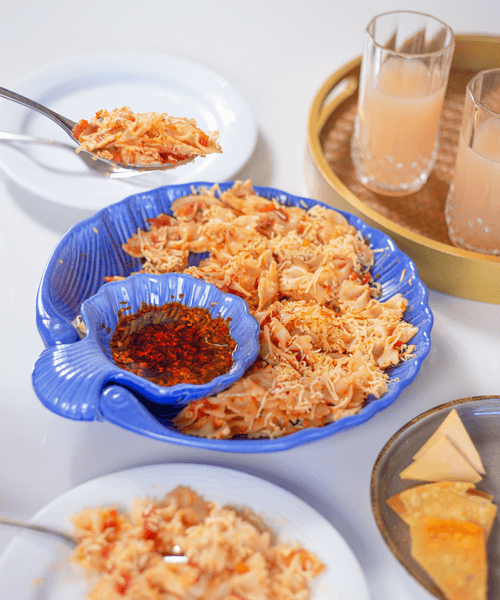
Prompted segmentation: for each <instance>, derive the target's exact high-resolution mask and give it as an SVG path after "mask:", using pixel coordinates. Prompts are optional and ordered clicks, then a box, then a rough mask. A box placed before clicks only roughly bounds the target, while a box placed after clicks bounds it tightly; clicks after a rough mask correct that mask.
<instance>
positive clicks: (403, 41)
mask: <svg viewBox="0 0 500 600" xmlns="http://www.w3.org/2000/svg"><path fill="white" fill-rule="evenodd" d="M454 47H455V42H454V36H453V32H452V30H451V29H450V28H449V27H448V26H447V25H446V24H445V23H443V22H442V21H439V19H435V18H434V17H432V16H430V15H425V14H422V13H418V12H415V11H393V12H388V13H384V14H382V15H378V16H377V17H374V18H373V19H372V20H371V21H370V23H369V24H368V26H367V28H366V31H365V36H364V43H363V59H362V62H361V73H360V79H359V95H358V107H357V112H356V120H355V123H354V132H353V136H352V139H351V158H352V162H353V165H354V168H355V170H356V177H357V178H358V180H359V181H360V182H361V183H362V184H363V185H364V186H365V187H367V188H368V189H370V190H372V191H374V192H377V193H379V194H385V195H387V196H406V195H408V194H413V193H414V192H417V191H418V190H419V189H420V188H421V187H422V186H423V185H424V184H425V182H426V181H427V178H428V176H429V173H430V172H431V171H432V168H433V166H434V161H435V158H436V154H437V131H438V125H439V118H440V116H441V110H442V107H443V101H444V95H445V92H446V86H447V83H448V76H449V73H450V66H451V59H452V56H453V49H454Z"/></svg>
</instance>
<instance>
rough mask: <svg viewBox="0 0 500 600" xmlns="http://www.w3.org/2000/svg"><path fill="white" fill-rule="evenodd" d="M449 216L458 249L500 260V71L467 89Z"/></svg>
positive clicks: (484, 74) (481, 75)
mask: <svg viewBox="0 0 500 600" xmlns="http://www.w3.org/2000/svg"><path fill="white" fill-rule="evenodd" d="M445 216H446V223H447V225H448V232H449V234H450V238H451V241H452V242H453V244H454V245H455V246H458V247H461V248H465V249H467V250H473V251H475V252H482V253H484V254H494V255H498V256H500V69H491V70H488V71H481V72H480V73H478V74H477V75H476V76H475V77H473V78H472V79H471V80H470V81H469V83H468V84H467V88H466V91H465V104H464V111H463V116H462V127H461V129H460V138H459V141H458V151H457V159H456V162H455V174H454V177H453V181H452V184H451V185H450V189H449V192H448V196H447V197H446V206H445Z"/></svg>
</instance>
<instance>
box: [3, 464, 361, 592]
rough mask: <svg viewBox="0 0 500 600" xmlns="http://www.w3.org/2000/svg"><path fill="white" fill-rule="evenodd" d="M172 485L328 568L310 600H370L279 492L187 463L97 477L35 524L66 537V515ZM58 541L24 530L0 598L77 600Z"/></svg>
mask: <svg viewBox="0 0 500 600" xmlns="http://www.w3.org/2000/svg"><path fill="white" fill-rule="evenodd" d="M179 484H184V485H188V486H190V487H191V488H192V489H193V490H195V491H197V492H199V493H201V494H202V495H203V496H204V497H205V498H206V499H207V500H208V499H210V500H213V501H215V502H217V503H219V504H221V505H222V504H226V503H228V504H240V505H245V506H249V507H251V508H252V509H253V510H254V511H255V512H256V513H260V514H262V516H263V517H264V519H265V521H266V523H267V524H268V525H269V526H271V527H272V528H273V529H274V530H275V531H276V532H277V533H278V535H279V536H280V538H281V539H283V540H284V541H289V542H292V541H293V540H298V541H299V542H300V543H301V544H302V545H303V546H304V547H305V548H307V549H308V550H311V551H313V552H315V553H316V555H317V556H319V558H320V559H321V560H322V561H323V562H324V563H325V564H326V565H327V570H326V571H325V573H324V574H323V575H322V576H321V577H319V578H318V581H317V583H316V586H315V594H314V599H315V600H369V593H368V587H367V584H366V580H365V577H364V574H363V572H362V570H361V568H360V566H359V564H358V562H357V560H356V558H355V556H354V554H353V553H352V551H351V549H350V548H349V546H348V545H347V544H346V542H345V541H344V539H343V538H342V537H341V536H340V535H339V533H338V532H337V531H336V530H335V529H334V528H333V527H332V525H331V524H330V523H329V522H328V521H327V520H326V519H325V518H324V517H322V516H321V515H320V514H318V513H317V512H316V511H315V510H313V509H312V508H311V507H310V506H309V505H308V504H306V503H305V502H303V501H302V500H300V499H299V498H297V497H296V496H294V495H293V494H291V493H290V492H287V491H286V490H284V489H282V488H280V487H278V486H276V485H274V484H272V483H269V482H267V481H264V480H262V479H259V478H257V477H254V476H251V475H247V474H246V473H242V472H239V471H233V470H231V469H226V468H222V467H213V466H208V465H193V464H165V465H152V466H146V467H138V468H135V469H130V470H127V471H121V472H118V473H114V474H112V475H107V476H104V477H99V478H98V479H94V480H92V481H89V482H88V483H84V484H83V485H80V486H79V487H76V488H74V489H72V490H70V491H69V492H67V493H66V494H64V495H62V496H61V497H60V498H58V499H57V500H55V501H54V502H52V503H51V504H49V505H48V506H47V507H46V508H44V509H43V510H42V511H41V512H39V513H38V515H37V516H36V517H35V518H34V519H33V521H34V522H36V523H39V524H43V525H47V526H52V527H56V528H58V529H60V530H63V531H67V532H70V531H71V526H70V523H69V517H70V515H71V514H73V513H75V512H77V511H79V510H81V509H82V508H84V507H94V506H99V505H100V506H103V505H106V504H119V505H120V507H121V508H122V509H124V510H128V509H129V508H130V502H131V500H132V499H133V498H134V497H143V496H146V495H148V496H154V497H162V496H163V495H164V494H165V493H166V492H168V491H170V490H171V489H173V488H174V487H175V486H177V485H179ZM68 555H69V550H68V548H67V547H65V546H64V543H62V542H57V541H54V540H53V539H52V538H51V537H50V536H44V535H42V534H38V533H36V532H34V533H32V532H23V533H22V534H20V535H19V536H17V537H16V538H15V539H14V540H13V541H12V542H11V543H10V544H9V546H8V547H7V549H6V550H5V552H4V553H3V555H2V557H1V558H0V598H5V599H7V598H9V599H12V600H13V599H15V598H23V600H42V599H43V600H67V599H68V598H71V600H84V597H85V592H86V589H87V588H86V581H85V579H84V577H82V575H81V574H80V572H79V570H78V568H76V567H75V568H69V567H68V562H67V560H66V559H67V556H68Z"/></svg>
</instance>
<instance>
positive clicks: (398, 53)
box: [365, 10, 455, 58]
mask: <svg viewBox="0 0 500 600" xmlns="http://www.w3.org/2000/svg"><path fill="white" fill-rule="evenodd" d="M397 14H404V15H418V16H420V17H426V18H427V19H432V20H433V21H436V22H437V23H441V25H443V27H444V29H446V31H447V32H448V33H449V34H450V40H449V42H448V44H447V45H446V46H445V47H444V48H441V49H440V50H434V52H415V53H413V54H412V53H410V52H401V51H400V50H392V49H389V48H386V47H385V46H382V45H381V44H379V43H378V42H376V41H375V38H374V37H373V35H372V34H371V33H370V27H371V26H372V25H373V24H374V23H375V21H376V20H377V19H380V18H381V17H386V16H388V15H397ZM365 34H366V35H368V36H369V37H370V39H371V41H372V43H373V44H374V46H376V47H377V48H379V49H380V50H384V51H385V52H390V53H391V54H393V55H394V56H400V57H401V58H419V57H420V58H422V57H425V56H439V55H440V54H446V53H448V52H453V49H454V47H455V34H454V32H453V29H452V28H451V27H450V26H449V25H447V24H446V23H445V22H444V21H442V20H441V19H438V18H437V17H434V16H433V15H429V14H427V13H422V12H419V11H417V10H389V11H387V12H383V13H380V14H379V15H375V16H374V17H373V18H372V19H371V20H370V22H369V23H368V25H367V26H366V28H365Z"/></svg>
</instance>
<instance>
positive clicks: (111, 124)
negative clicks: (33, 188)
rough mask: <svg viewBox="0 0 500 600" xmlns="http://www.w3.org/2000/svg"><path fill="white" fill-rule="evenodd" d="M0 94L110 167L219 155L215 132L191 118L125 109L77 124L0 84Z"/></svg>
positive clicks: (162, 165) (145, 166) (163, 165)
mask: <svg viewBox="0 0 500 600" xmlns="http://www.w3.org/2000/svg"><path fill="white" fill-rule="evenodd" d="M0 98H4V99H6V100H12V101H13V102H17V103H18V104H22V105H23V106H25V107H27V108H30V109H32V110H35V111H37V112H39V113H40V114H42V115H44V116H46V117H48V118H49V119H51V120H52V121H54V122H55V123H57V125H59V126H60V127H61V128H62V129H63V130H64V131H65V132H66V133H67V134H68V135H69V136H70V137H71V139H72V140H73V141H74V142H76V144H77V147H76V152H78V153H80V152H88V153H89V154H90V155H91V156H92V159H93V160H95V161H103V162H104V163H106V164H107V165H109V166H111V167H112V168H117V167H118V168H121V169H133V170H138V171H141V172H145V171H157V170H165V169H173V168H176V167H179V166H181V165H184V164H186V163H189V162H192V161H193V160H194V159H195V158H197V157H199V156H200V157H203V156H206V155H207V154H211V153H221V152H222V149H221V147H220V145H219V144H218V142H217V139H218V136H219V133H218V132H217V131H215V132H211V133H205V132H204V131H202V130H201V129H199V128H198V127H197V125H196V122H195V121H194V119H185V118H182V117H171V116H169V115H167V114H166V113H153V112H149V113H133V112H132V111H131V110H130V109H129V108H128V107H122V108H120V109H114V110H112V111H107V110H100V111H98V112H97V113H96V114H95V116H94V117H92V118H91V119H90V120H89V121H87V120H86V119H81V120H80V121H79V122H78V123H77V122H75V121H72V120H70V119H68V118H67V117H64V116H62V115H60V114H58V113H56V112H54V111H53V110H51V109H50V108H47V107H46V106H43V105H42V104H39V103H38V102H35V101H34V100H30V99H29V98H26V97H25V96H21V95H20V94H18V93H16V92H13V91H11V90H7V89H6V88H2V87H0Z"/></svg>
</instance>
